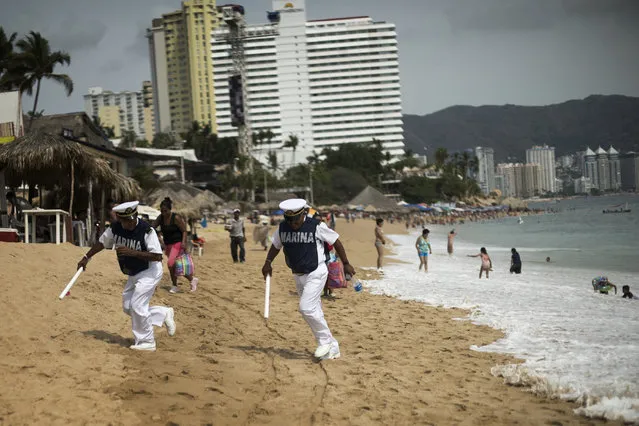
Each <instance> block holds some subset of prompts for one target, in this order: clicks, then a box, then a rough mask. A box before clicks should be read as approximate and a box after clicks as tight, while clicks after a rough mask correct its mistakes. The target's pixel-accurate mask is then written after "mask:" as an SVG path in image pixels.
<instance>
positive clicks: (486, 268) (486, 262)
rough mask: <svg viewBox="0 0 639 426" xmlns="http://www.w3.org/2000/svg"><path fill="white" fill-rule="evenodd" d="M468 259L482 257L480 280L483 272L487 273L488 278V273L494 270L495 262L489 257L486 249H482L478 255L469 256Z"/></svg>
mask: <svg viewBox="0 0 639 426" xmlns="http://www.w3.org/2000/svg"><path fill="white" fill-rule="evenodd" d="M468 257H481V266H480V267H479V278H481V275H482V273H483V272H486V278H488V273H489V272H490V271H492V270H493V261H492V260H491V259H490V256H488V252H487V251H486V247H482V248H481V249H480V250H479V253H478V254H469V255H468Z"/></svg>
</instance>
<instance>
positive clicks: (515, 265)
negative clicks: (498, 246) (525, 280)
mask: <svg viewBox="0 0 639 426" xmlns="http://www.w3.org/2000/svg"><path fill="white" fill-rule="evenodd" d="M510 251H511V252H512V256H510V273H511V274H521V257H520V256H519V253H517V250H515V249H514V248H513V249H511V250H510Z"/></svg>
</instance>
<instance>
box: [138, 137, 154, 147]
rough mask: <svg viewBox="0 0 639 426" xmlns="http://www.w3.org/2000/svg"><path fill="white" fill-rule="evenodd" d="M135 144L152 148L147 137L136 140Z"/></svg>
mask: <svg viewBox="0 0 639 426" xmlns="http://www.w3.org/2000/svg"><path fill="white" fill-rule="evenodd" d="M135 146H136V147H138V148H150V147H151V144H150V143H149V141H147V140H146V139H138V140H136V141H135Z"/></svg>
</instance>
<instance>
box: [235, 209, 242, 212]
mask: <svg viewBox="0 0 639 426" xmlns="http://www.w3.org/2000/svg"><path fill="white" fill-rule="evenodd" d="M233 213H242V212H241V211H240V209H233Z"/></svg>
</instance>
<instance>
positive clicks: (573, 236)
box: [457, 195, 639, 275]
mask: <svg viewBox="0 0 639 426" xmlns="http://www.w3.org/2000/svg"><path fill="white" fill-rule="evenodd" d="M625 203H628V208H630V209H632V212H631V213H625V214H603V213H602V210H604V209H613V208H614V207H613V206H614V205H617V204H624V205H625ZM529 207H531V208H546V207H550V208H552V209H554V210H559V212H558V213H551V214H544V215H538V216H527V217H523V221H524V223H523V224H521V225H520V224H518V220H517V218H514V217H513V218H507V219H504V220H503V221H498V222H486V223H483V224H478V223H472V224H467V225H463V226H461V227H459V228H458V229H457V231H458V233H459V237H458V238H459V239H460V240H462V241H464V242H471V243H476V244H477V245H478V247H479V246H485V247H486V248H487V249H488V252H489V253H490V252H491V249H492V250H493V251H503V250H510V248H511V247H516V248H517V249H518V251H519V252H520V253H521V255H522V258H523V260H524V262H544V261H545V259H546V257H550V258H551V261H552V262H553V263H556V264H559V265H561V266H562V267H567V268H579V269H589V270H593V271H594V272H598V273H601V274H604V275H606V274H610V273H612V272H615V271H619V272H630V273H639V196H635V195H623V196H610V197H584V198H576V199H572V200H562V201H560V202H553V203H530V204H529Z"/></svg>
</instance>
